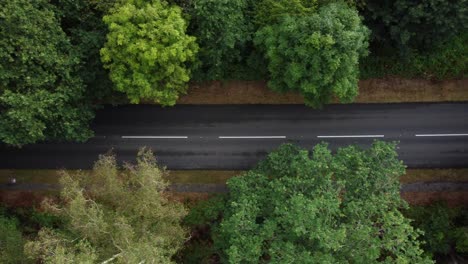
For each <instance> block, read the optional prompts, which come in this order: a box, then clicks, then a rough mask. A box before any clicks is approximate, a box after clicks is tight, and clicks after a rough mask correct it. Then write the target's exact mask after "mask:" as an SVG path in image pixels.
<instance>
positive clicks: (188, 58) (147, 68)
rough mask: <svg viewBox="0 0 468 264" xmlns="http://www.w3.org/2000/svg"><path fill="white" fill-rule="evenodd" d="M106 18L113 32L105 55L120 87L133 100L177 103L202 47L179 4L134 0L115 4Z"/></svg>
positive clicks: (102, 55)
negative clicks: (190, 29)
mask: <svg viewBox="0 0 468 264" xmlns="http://www.w3.org/2000/svg"><path fill="white" fill-rule="evenodd" d="M104 22H105V23H106V24H107V26H108V27H109V33H108V34H107V42H106V43H105V46H104V48H102V49H101V58H102V61H103V63H104V66H105V68H107V69H109V71H110V78H111V80H112V82H113V83H114V85H115V87H116V89H117V90H118V91H121V92H124V93H126V94H127V97H128V98H129V99H130V102H132V103H138V102H140V101H141V100H142V99H144V100H151V101H154V102H157V103H160V104H162V105H174V104H175V102H176V100H177V98H178V96H179V94H183V93H185V92H186V90H187V82H188V81H189V80H190V70H189V68H188V66H187V64H188V63H190V62H192V61H194V60H195V55H196V53H197V51H198V46H197V44H196V43H195V38H194V37H191V36H188V35H187V34H186V29H187V23H186V22H185V20H184V19H183V17H182V11H181V9H180V7H178V6H175V5H169V4H168V3H167V2H165V1H159V0H152V1H149V2H148V1H143V0H129V1H126V2H125V3H122V4H119V5H117V6H116V7H115V8H113V9H111V11H110V13H109V14H108V15H106V16H104Z"/></svg>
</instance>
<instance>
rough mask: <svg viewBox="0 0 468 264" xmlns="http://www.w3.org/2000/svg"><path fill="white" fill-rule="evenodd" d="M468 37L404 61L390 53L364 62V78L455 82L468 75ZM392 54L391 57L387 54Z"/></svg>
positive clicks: (440, 44)
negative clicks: (402, 78) (393, 77)
mask: <svg viewBox="0 0 468 264" xmlns="http://www.w3.org/2000/svg"><path fill="white" fill-rule="evenodd" d="M467 42H468V34H462V35H460V36H454V37H452V38H450V39H447V40H446V41H443V42H440V43H437V44H436V45H435V46H434V48H433V49H432V50H431V51H429V52H427V51H426V52H419V53H418V52H416V51H413V52H410V53H409V54H407V55H406V57H405V58H401V57H400V56H399V55H397V54H396V53H395V51H394V50H393V51H392V50H390V51H388V52H385V54H372V53H371V55H370V56H369V57H367V58H365V59H364V60H362V61H361V64H360V69H361V78H362V79H368V78H381V77H385V76H392V75H393V76H401V77H405V78H416V77H418V78H425V79H435V80H442V79H452V78H464V77H466V76H467V75H468V46H467V45H466V43H467ZM388 53H392V54H391V55H387V54H388Z"/></svg>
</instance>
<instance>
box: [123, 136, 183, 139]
mask: <svg viewBox="0 0 468 264" xmlns="http://www.w3.org/2000/svg"><path fill="white" fill-rule="evenodd" d="M121 138H126V139H159V138H161V139H187V138H188V137H187V136H122V137H121Z"/></svg>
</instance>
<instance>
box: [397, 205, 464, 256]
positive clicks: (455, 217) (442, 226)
mask: <svg viewBox="0 0 468 264" xmlns="http://www.w3.org/2000/svg"><path fill="white" fill-rule="evenodd" d="M406 214H407V216H408V217H409V218H411V219H414V221H413V223H412V225H413V226H414V227H416V228H419V229H421V230H422V231H423V232H424V234H423V235H422V236H421V237H420V240H422V241H424V242H425V244H424V248H425V249H426V252H428V253H432V254H434V255H436V256H437V255H451V256H452V258H453V259H456V256H455V255H456V253H458V254H463V253H465V254H466V253H468V210H467V208H466V207H465V208H463V207H459V208H450V207H447V205H446V204H444V203H440V202H439V203H435V204H432V205H430V206H413V207H411V208H409V210H407V212H406ZM460 262H463V261H460Z"/></svg>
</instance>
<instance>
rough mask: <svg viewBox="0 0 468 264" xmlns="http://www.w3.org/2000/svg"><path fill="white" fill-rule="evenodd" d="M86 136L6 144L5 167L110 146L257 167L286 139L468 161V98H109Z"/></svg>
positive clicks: (56, 163) (449, 162)
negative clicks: (323, 102)
mask: <svg viewBox="0 0 468 264" xmlns="http://www.w3.org/2000/svg"><path fill="white" fill-rule="evenodd" d="M93 128H94V131H95V133H96V136H95V137H94V138H92V139H90V140H89V141H88V142H86V143H41V144H34V145H28V146H24V147H23V148H20V149H18V148H14V147H8V146H1V147H0V168H3V169H28V168H35V169H40V168H43V169H46V168H49V169H55V168H68V169H78V168H81V169H86V168H90V167H91V166H92V164H93V163H94V161H96V160H97V158H98V155H99V154H103V153H107V152H109V150H111V149H112V151H113V152H114V153H115V154H116V155H117V158H118V160H119V161H120V162H124V161H129V162H131V161H134V160H135V156H136V153H137V152H138V149H139V148H141V147H143V146H147V147H149V148H151V149H152V150H153V151H154V152H155V154H156V156H157V158H158V160H159V162H160V163H161V164H163V165H166V166H167V167H168V168H169V169H236V170H239V169H241V170H243V169H249V168H251V167H252V166H254V165H255V164H256V163H257V162H258V161H259V159H261V158H263V157H265V155H266V154H267V153H268V152H269V151H271V150H273V149H274V148H276V147H278V146H279V145H280V144H282V143H286V142H291V143H296V144H299V145H300V146H302V147H305V148H307V149H312V147H313V146H314V145H315V144H317V143H319V142H321V141H325V142H328V143H329V144H330V147H331V148H332V149H336V148H337V147H340V146H345V145H349V144H357V145H360V146H363V147H366V146H369V145H370V144H371V143H372V142H373V141H374V140H376V139H379V140H385V141H399V142H400V143H399V145H398V153H399V156H400V158H401V159H402V160H403V161H404V162H405V164H406V165H407V166H408V167H412V168H456V167H468V103H450V104H445V103H432V104H431V103H419V104H349V105H328V106H325V107H324V108H323V109H320V110H314V109H310V108H307V107H305V106H300V105H231V106H226V105H204V106H201V105H200V106H193V105H192V106H190V105H179V106H176V107H173V108H161V107H159V106H156V105H125V106H118V107H112V106H106V107H105V108H104V109H102V110H100V111H98V113H97V117H96V119H95V121H94V124H93Z"/></svg>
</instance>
